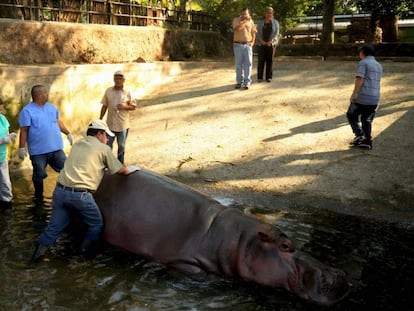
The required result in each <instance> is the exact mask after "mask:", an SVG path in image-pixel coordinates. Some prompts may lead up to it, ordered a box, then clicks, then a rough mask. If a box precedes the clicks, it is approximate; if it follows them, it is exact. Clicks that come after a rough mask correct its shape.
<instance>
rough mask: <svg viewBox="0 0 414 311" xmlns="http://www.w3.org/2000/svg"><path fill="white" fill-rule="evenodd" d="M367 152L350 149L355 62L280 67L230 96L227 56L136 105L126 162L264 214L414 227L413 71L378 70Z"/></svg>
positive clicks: (407, 67)
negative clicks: (314, 213)
mask: <svg viewBox="0 0 414 311" xmlns="http://www.w3.org/2000/svg"><path fill="white" fill-rule="evenodd" d="M382 64H383V66H384V76H383V80H382V101H381V106H380V109H379V111H378V113H377V117H376V119H375V120H374V124H373V136H374V142H373V145H374V148H373V149H372V150H361V149H355V148H349V141H350V140H351V139H352V138H353V134H352V131H351V129H350V127H349V125H348V123H347V120H346V117H345V112H346V110H347V107H348V104H349V97H350V94H351V92H352V89H353V82H354V73H355V70H356V65H357V58H356V59H355V62H354V61H339V60H338V61H335V60H327V61H321V60H315V59H307V60H306V59H282V58H280V59H278V60H277V61H276V63H275V66H274V79H273V81H272V82H271V83H267V82H263V83H256V70H255V69H254V71H253V76H254V83H253V84H252V86H251V88H250V89H249V90H235V89H234V84H235V71H234V66H233V60H232V59H229V60H226V61H223V62H210V61H205V62H197V63H194V67H193V69H192V70H187V71H185V72H184V73H183V74H182V75H180V76H179V77H177V78H175V79H174V81H172V82H168V83H167V84H165V85H163V86H162V87H160V88H159V90H158V91H157V92H154V93H153V94H151V95H150V96H148V97H147V98H142V99H140V101H139V108H138V109H137V110H136V111H135V112H133V113H132V126H131V129H130V136H129V138H128V142H127V154H126V161H127V162H128V163H129V164H137V165H139V166H142V167H145V168H147V169H150V170H153V171H155V172H158V173H160V174H164V175H167V176H170V177H172V178H174V179H178V180H180V181H182V182H184V183H186V184H188V185H191V186H193V187H195V188H196V189H199V190H201V191H203V192H207V193H208V194H211V195H213V196H224V197H227V198H232V199H234V200H235V201H236V202H239V203H245V204H250V205H254V206H260V207H262V208H267V209H270V210H292V209H307V210H310V209H313V208H314V209H319V208H327V209H330V210H334V211H336V212H340V213H347V214H352V215H362V216H368V217H376V218H379V219H382V220H387V221H392V222H393V221H397V222H400V223H405V224H408V225H409V226H412V225H413V224H414V208H413V207H414V203H413V202H414V201H413V199H414V195H413V193H414V182H413V176H414V156H413V150H414V93H413V91H412V86H413V85H414V63H406V62H391V61H387V62H385V61H384V62H382Z"/></svg>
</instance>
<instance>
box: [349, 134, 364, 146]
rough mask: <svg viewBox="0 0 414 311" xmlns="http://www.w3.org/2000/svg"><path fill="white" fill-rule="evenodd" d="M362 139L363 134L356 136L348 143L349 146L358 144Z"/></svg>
mask: <svg viewBox="0 0 414 311" xmlns="http://www.w3.org/2000/svg"><path fill="white" fill-rule="evenodd" d="M364 139H365V136H356V137H355V138H354V139H353V140H352V141H351V142H349V144H350V145H351V146H358V145H359V144H360V143H361V142H362V141H363V140H364Z"/></svg>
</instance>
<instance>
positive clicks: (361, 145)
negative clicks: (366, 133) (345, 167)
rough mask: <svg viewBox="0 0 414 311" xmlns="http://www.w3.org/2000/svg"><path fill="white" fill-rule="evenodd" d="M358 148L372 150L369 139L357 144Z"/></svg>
mask: <svg viewBox="0 0 414 311" xmlns="http://www.w3.org/2000/svg"><path fill="white" fill-rule="evenodd" d="M358 148H363V149H372V141H371V140H369V139H364V140H362V141H361V142H360V143H359V145H358Z"/></svg>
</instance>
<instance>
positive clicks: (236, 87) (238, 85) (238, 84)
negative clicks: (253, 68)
mask: <svg viewBox="0 0 414 311" xmlns="http://www.w3.org/2000/svg"><path fill="white" fill-rule="evenodd" d="M241 87H242V85H241V84H240V83H237V84H236V86H235V87H234V88H235V89H241Z"/></svg>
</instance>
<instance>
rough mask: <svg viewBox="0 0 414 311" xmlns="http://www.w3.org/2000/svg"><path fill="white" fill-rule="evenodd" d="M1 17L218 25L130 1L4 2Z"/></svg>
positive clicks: (206, 17)
mask: <svg viewBox="0 0 414 311" xmlns="http://www.w3.org/2000/svg"><path fill="white" fill-rule="evenodd" d="M10 2H13V3H10ZM45 3H46V4H45ZM0 18H13V19H20V20H31V21H57V22H72V23H87V24H109V25H128V26H149V25H158V26H163V25H172V26H176V27H184V28H188V29H194V30H202V31H213V30H214V22H215V17H214V16H213V15H210V14H207V13H204V12H199V11H181V10H177V9H167V8H160V7H151V6H143V5H139V4H137V3H135V1H130V0H124V1H105V0H86V1H74V0H63V1H51V0H48V1H42V0H20V1H19V0H17V1H7V0H0Z"/></svg>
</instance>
